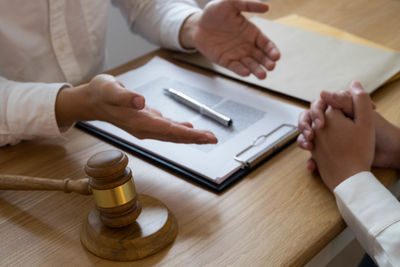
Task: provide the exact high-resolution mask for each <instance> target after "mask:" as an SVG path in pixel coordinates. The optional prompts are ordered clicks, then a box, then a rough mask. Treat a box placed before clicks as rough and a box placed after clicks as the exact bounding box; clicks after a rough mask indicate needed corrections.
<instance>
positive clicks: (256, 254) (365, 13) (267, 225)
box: [0, 0, 400, 266]
mask: <svg viewBox="0 0 400 267" xmlns="http://www.w3.org/2000/svg"><path fill="white" fill-rule="evenodd" d="M268 3H269V4H270V6H271V8H270V11H269V13H268V14H266V15H265V17H267V18H270V19H276V18H279V17H281V16H285V15H288V14H291V13H297V14H299V15H302V16H305V17H308V18H311V19H315V20H317V21H319V22H322V23H326V24H328V25H331V26H334V27H337V28H340V29H342V30H345V31H348V32H350V33H353V34H356V35H359V36H361V37H364V38H367V39H369V40H372V41H374V42H377V43H380V44H383V45H386V46H389V47H390V48H393V49H396V50H400V32H399V29H400V16H399V14H400V1H398V0H380V1H368V0H353V1H348V0H336V1H328V0H303V1H299V0H279V1H278V0H270V1H268ZM155 54H157V55H160V56H163V57H165V58H169V57H170V52H167V51H157V52H156V53H152V54H149V55H146V56H144V57H142V58H140V59H137V60H134V61H132V62H130V63H128V64H125V65H123V66H121V67H119V68H117V69H115V70H113V71H111V72H110V73H112V74H118V73H122V72H124V71H127V70H129V69H132V68H136V67H138V66H140V65H142V64H144V63H145V62H147V61H148V60H149V59H150V58H151V57H152V56H154V55H155ZM282 60H284V57H283V58H282ZM338 64H340V62H338ZM187 68H188V69H192V70H194V71H198V72H200V73H205V74H206V75H210V76H214V75H215V74H212V73H210V72H206V71H203V70H198V69H194V68H193V67H187ZM321 89H322V88H321ZM249 90H254V91H255V92H258V93H260V94H265V95H269V96H271V97H273V98H278V99H280V100H282V101H285V102H290V103H294V104H296V105H299V106H302V107H306V104H305V103H304V102H300V101H295V100H292V99H290V98H288V97H283V96H281V95H278V94H275V93H270V92H266V91H262V90H259V89H257V88H250V87H249ZM372 98H373V100H374V101H375V103H376V104H377V110H378V111H379V112H380V113H381V114H383V116H384V117H386V118H387V119H388V120H389V121H391V122H393V123H397V124H398V125H400V105H399V103H400V81H397V82H394V83H391V84H389V85H387V86H384V87H383V88H381V89H379V90H378V91H377V92H376V93H374V94H373V95H372ZM67 137H68V139H67V140H42V141H29V142H23V143H20V144H18V145H16V146H8V147H4V148H1V149H0V173H3V174H17V175H29V176H37V177H54V178H58V179H64V178H66V177H69V178H74V179H78V178H82V177H84V176H85V173H84V166H85V164H86V161H87V160H88V159H89V157H90V156H91V155H93V154H95V153H97V152H99V151H103V150H108V149H111V148H113V146H112V145H110V144H107V143H105V142H102V141H100V140H98V139H96V138H95V137H92V136H90V135H88V134H86V133H84V132H81V131H80V130H77V129H73V130H72V131H70V132H69V133H68V134H67ZM308 156H309V154H308V153H307V152H304V151H302V150H300V149H298V148H297V147H296V145H295V144H292V145H290V146H289V147H287V148H286V149H285V150H283V151H282V152H280V153H279V154H278V155H276V156H275V157H273V158H272V159H271V160H269V161H268V162H266V163H265V164H263V165H262V166H260V167H259V168H257V169H256V170H255V171H254V172H252V173H251V174H250V175H248V176H247V177H246V178H245V179H243V180H241V181H240V182H238V183H237V184H236V185H234V186H233V187H232V188H230V189H229V190H228V191H226V192H225V193H223V194H220V195H217V194H214V193H212V192H209V191H207V190H205V189H203V188H201V187H199V186H197V185H194V184H192V183H191V182H189V181H187V180H184V179H183V178H182V177H179V176H176V175H175V174H174V173H170V172H168V171H166V170H164V169H163V168H161V167H159V166H156V165H152V164H151V163H149V162H147V161H145V160H143V159H141V158H138V157H137V156H135V155H132V154H130V155H128V157H129V166H130V167H131V168H132V171H133V177H134V179H135V184H136V189H137V192H138V193H140V194H147V195H150V196H154V197H156V198H157V199H159V200H161V201H162V202H163V203H164V204H165V205H166V206H167V207H168V208H169V209H170V211H171V212H172V213H173V214H174V216H175V217H176V219H177V222H178V225H179V233H178V236H177V239H176V240H175V242H174V243H173V244H172V245H170V246H169V247H167V248H166V249H164V250H162V251H161V252H160V253H158V254H155V255H153V256H150V257H149V258H146V259H144V260H140V261H137V262H128V263H120V262H118V263H116V262H112V261H107V260H104V259H101V258H98V257H96V256H94V255H92V254H91V253H89V252H87V251H86V250H85V249H84V248H83V247H82V245H81V243H80V241H79V231H80V228H81V225H82V222H83V221H84V220H85V219H86V218H87V215H88V213H89V211H90V210H91V209H92V208H93V207H94V200H93V198H92V197H91V196H81V195H77V194H64V193H62V192H26V191H25V192H17V191H1V192H0V238H1V240H2V242H1V243H0V265H13V266H17V265H25V266H26V265H35V266H39V265H40V266H55V265H57V266H71V265H72V266H88V265H97V266H300V265H303V264H304V263H306V262H307V261H309V260H310V259H311V258H312V257H313V256H314V255H315V254H316V253H318V251H320V250H321V249H322V248H323V247H324V246H325V245H326V244H327V243H328V242H330V240H332V239H333V238H334V237H335V236H336V235H338V234H339V233H340V232H341V231H342V230H343V229H344V227H345V224H344V222H343V220H342V219H341V217H340V214H339V212H338V210H337V208H336V204H335V201H334V197H333V195H332V194H331V193H330V192H329V191H328V189H327V188H326V187H325V186H324V185H323V183H322V182H321V181H320V178H319V177H318V176H317V175H313V174H311V173H309V172H308V171H307V170H306V168H305V161H306V160H307V158H308ZM374 173H375V174H376V175H377V176H378V177H380V179H381V181H382V182H383V184H385V185H386V186H389V185H391V184H393V183H394V182H395V181H396V175H397V174H396V172H394V171H392V170H383V169H375V170H374Z"/></svg>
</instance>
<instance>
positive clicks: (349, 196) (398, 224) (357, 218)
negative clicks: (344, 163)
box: [334, 172, 400, 266]
mask: <svg viewBox="0 0 400 267" xmlns="http://www.w3.org/2000/svg"><path fill="white" fill-rule="evenodd" d="M334 194H335V196H336V201H337V205H338V207H339V211H340V213H341V214H342V216H343V219H344V220H345V221H346V223H347V225H348V226H349V227H350V228H351V229H352V230H353V232H354V234H355V236H356V237H357V239H358V241H359V242H360V244H361V245H362V246H363V248H364V249H365V251H366V252H367V253H368V254H369V255H370V256H371V257H372V258H373V259H374V260H375V261H376V263H377V264H378V265H379V266H400V204H399V201H398V200H397V199H396V198H395V197H394V196H393V195H392V194H391V193H390V191H389V190H387V189H386V188H385V187H384V186H383V185H382V184H381V183H380V182H379V181H378V180H377V179H376V178H375V177H374V175H373V174H372V173H370V172H361V173H358V174H356V175H354V176H352V177H350V178H348V179H347V180H345V181H344V182H342V183H341V184H339V185H338V186H337V187H336V188H335V190H334Z"/></svg>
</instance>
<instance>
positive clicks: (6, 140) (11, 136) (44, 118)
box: [0, 77, 69, 147]
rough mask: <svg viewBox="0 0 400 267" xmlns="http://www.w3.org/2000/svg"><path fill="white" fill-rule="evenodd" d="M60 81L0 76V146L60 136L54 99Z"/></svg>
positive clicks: (60, 85)
mask: <svg viewBox="0 0 400 267" xmlns="http://www.w3.org/2000/svg"><path fill="white" fill-rule="evenodd" d="M65 86H69V85H68V84H64V83H22V82H14V81H10V80H7V79H4V78H2V77H0V147H1V146H4V145H7V144H16V143H18V142H19V141H21V140H23V139H25V140H26V139H34V138H38V137H44V138H60V137H62V133H61V131H64V130H66V129H62V130H60V129H59V127H58V125H57V121H56V115H55V103H56V98H57V94H58V92H59V90H60V89H61V88H63V87H65Z"/></svg>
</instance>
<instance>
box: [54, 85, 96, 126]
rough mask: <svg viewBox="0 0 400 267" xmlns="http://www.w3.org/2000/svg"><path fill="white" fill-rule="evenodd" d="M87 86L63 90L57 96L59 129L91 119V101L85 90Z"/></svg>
mask: <svg viewBox="0 0 400 267" xmlns="http://www.w3.org/2000/svg"><path fill="white" fill-rule="evenodd" d="M86 87H87V84H83V85H80V86H76V87H69V88H63V89H62V90H60V92H59V93H58V95H57V100H56V107H55V110H56V119H57V124H58V127H65V126H70V125H71V124H73V123H74V122H76V121H85V120H90V119H93V118H91V115H90V114H91V112H90V110H91V109H90V105H89V104H88V101H89V100H90V98H89V96H88V95H87V90H85V89H86Z"/></svg>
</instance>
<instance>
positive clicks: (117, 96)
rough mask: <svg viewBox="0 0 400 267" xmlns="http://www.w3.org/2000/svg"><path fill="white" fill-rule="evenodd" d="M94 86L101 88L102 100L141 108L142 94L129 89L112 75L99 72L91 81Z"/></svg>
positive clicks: (116, 104) (142, 104)
mask: <svg viewBox="0 0 400 267" xmlns="http://www.w3.org/2000/svg"><path fill="white" fill-rule="evenodd" d="M91 84H92V85H93V86H94V87H99V88H100V90H101V95H102V98H103V99H104V100H103V101H106V102H107V103H109V104H111V105H115V106H120V107H128V108H135V109H143V108H144V107H145V99H144V97H143V96H142V95H140V94H138V93H135V92H133V91H130V90H128V89H126V88H125V86H124V85H123V84H122V83H121V82H120V81H118V80H117V79H116V78H115V77H114V76H111V75H106V74H100V75H97V76H96V77H95V78H93V80H92V81H91Z"/></svg>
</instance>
